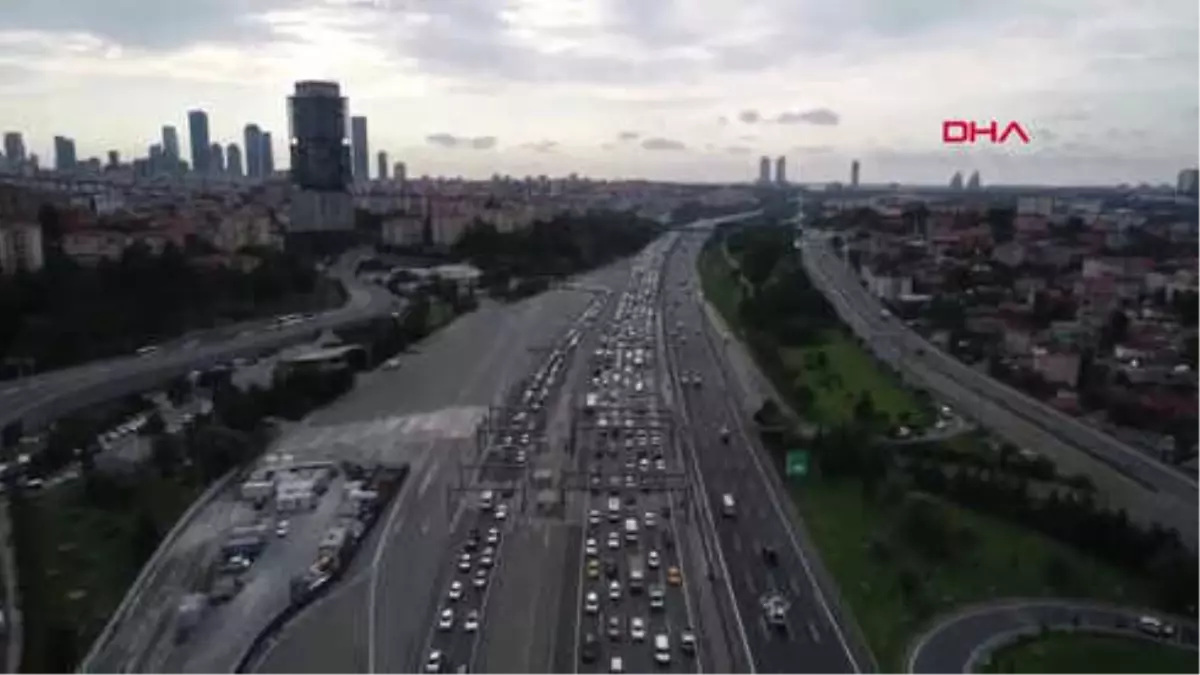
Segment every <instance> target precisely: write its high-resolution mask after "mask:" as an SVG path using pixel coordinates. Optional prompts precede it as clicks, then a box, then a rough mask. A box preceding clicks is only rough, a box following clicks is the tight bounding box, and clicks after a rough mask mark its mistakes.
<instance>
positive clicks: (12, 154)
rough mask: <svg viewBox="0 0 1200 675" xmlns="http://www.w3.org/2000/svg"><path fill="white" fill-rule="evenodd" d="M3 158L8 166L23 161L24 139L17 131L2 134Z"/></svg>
mask: <svg viewBox="0 0 1200 675" xmlns="http://www.w3.org/2000/svg"><path fill="white" fill-rule="evenodd" d="M4 156H5V157H6V158H7V159H8V162H9V165H10V166H15V165H16V164H17V163H19V162H24V161H25V139H24V138H23V137H22V136H21V132H19V131H6V132H4Z"/></svg>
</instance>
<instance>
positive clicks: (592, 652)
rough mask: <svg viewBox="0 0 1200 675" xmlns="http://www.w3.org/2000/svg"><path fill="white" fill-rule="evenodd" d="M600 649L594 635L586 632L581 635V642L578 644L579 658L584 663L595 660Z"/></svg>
mask: <svg viewBox="0 0 1200 675" xmlns="http://www.w3.org/2000/svg"><path fill="white" fill-rule="evenodd" d="M599 651H600V647H599V645H597V644H596V636H595V635H592V634H591V633H588V634H586V635H584V636H583V644H582V645H580V649H579V658H580V659H582V660H583V662H584V663H591V662H593V661H595V660H596V656H597V654H598V653H599Z"/></svg>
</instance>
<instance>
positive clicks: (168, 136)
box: [162, 124, 180, 170]
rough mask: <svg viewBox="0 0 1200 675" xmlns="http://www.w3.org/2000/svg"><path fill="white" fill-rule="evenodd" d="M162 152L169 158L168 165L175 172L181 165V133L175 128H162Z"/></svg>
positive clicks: (166, 126)
mask: <svg viewBox="0 0 1200 675" xmlns="http://www.w3.org/2000/svg"><path fill="white" fill-rule="evenodd" d="M162 150H163V156H164V157H166V158H167V163H168V165H170V166H171V169H172V170H174V168H175V166H174V165H177V164H179V159H180V157H179V132H178V131H176V130H175V127H173V126H171V125H169V124H167V125H164V126H163V128H162Z"/></svg>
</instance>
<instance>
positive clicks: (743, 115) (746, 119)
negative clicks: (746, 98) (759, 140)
mask: <svg viewBox="0 0 1200 675" xmlns="http://www.w3.org/2000/svg"><path fill="white" fill-rule="evenodd" d="M761 119H762V115H760V114H759V112H758V111H757V110H743V111H742V112H740V113H738V121H740V122H741V123H742V124H757V123H758V122H759V121H760V120H761Z"/></svg>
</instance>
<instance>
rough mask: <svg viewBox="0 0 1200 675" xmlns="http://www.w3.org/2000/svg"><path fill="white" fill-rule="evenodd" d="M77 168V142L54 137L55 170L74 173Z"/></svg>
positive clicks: (64, 137)
mask: <svg viewBox="0 0 1200 675" xmlns="http://www.w3.org/2000/svg"><path fill="white" fill-rule="evenodd" d="M75 166H76V158H75V140H74V139H72V138H67V137H66V136H55V137H54V168H55V170H57V171H73V170H74V169H75Z"/></svg>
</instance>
